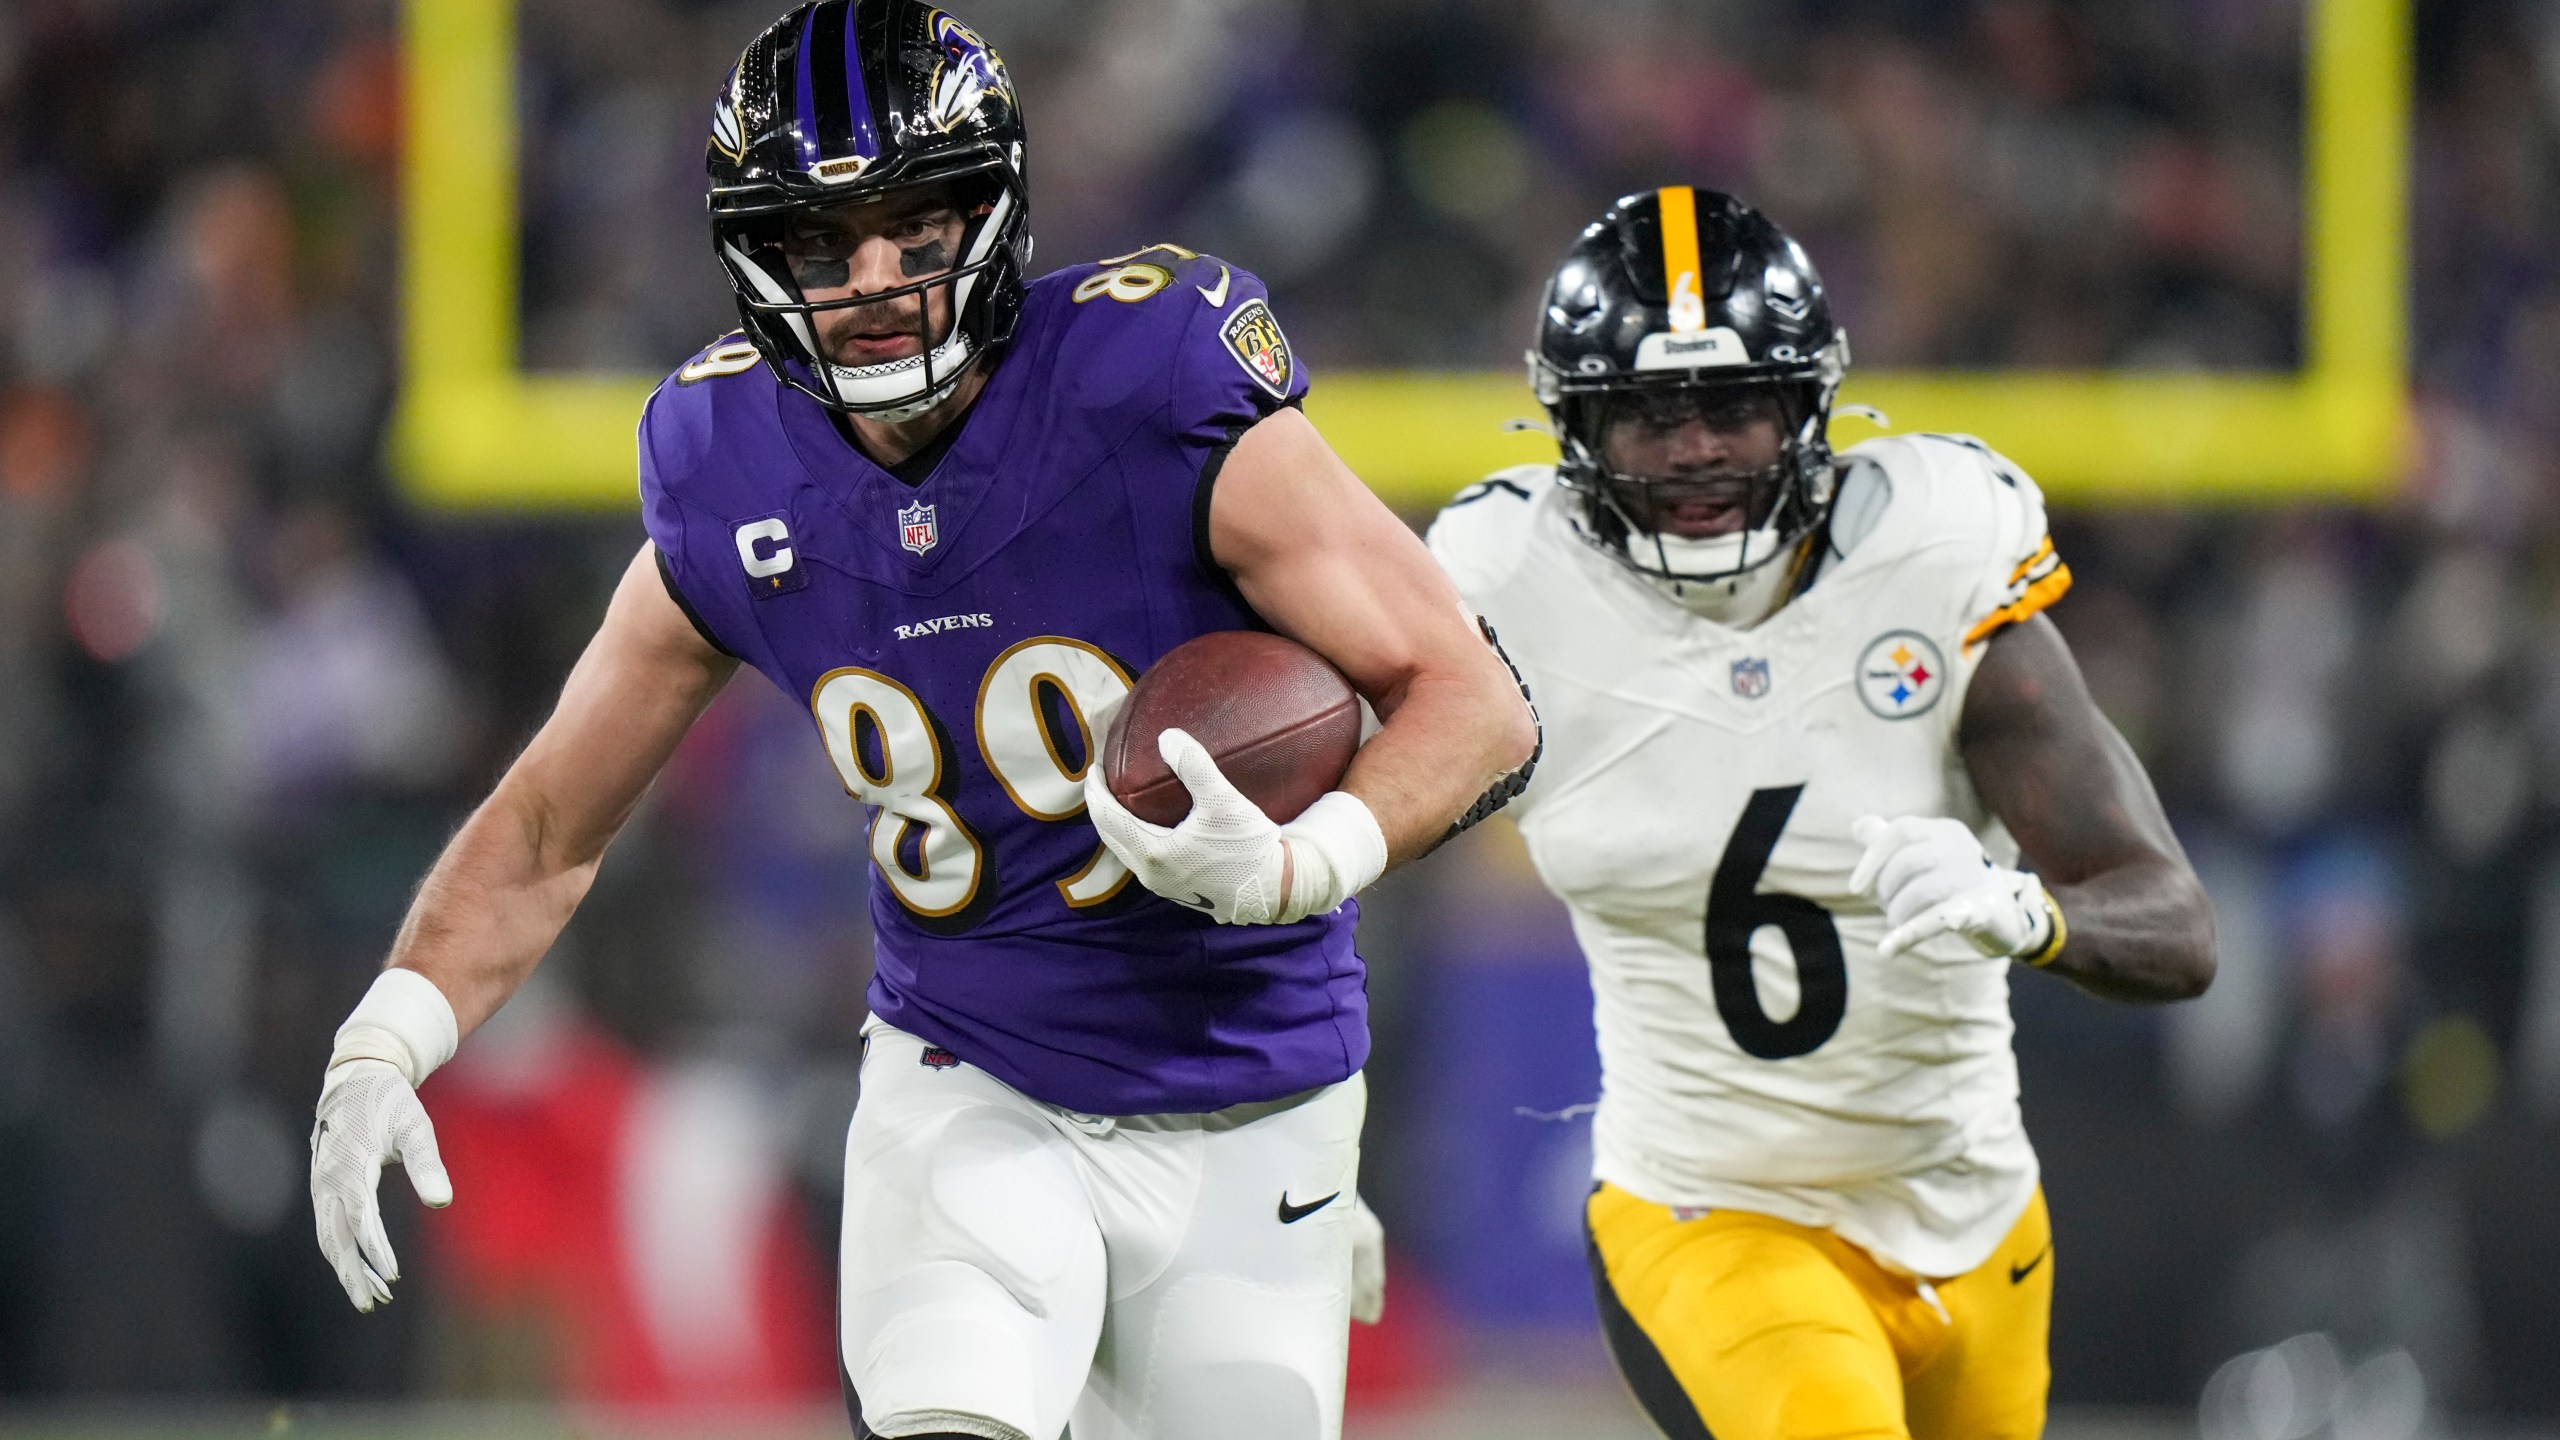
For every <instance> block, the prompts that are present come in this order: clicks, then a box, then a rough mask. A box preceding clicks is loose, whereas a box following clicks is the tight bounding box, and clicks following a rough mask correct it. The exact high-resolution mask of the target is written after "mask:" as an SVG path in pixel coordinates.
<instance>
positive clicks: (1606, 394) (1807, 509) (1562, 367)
mask: <svg viewBox="0 0 2560 1440" xmlns="http://www.w3.org/2000/svg"><path fill="white" fill-rule="evenodd" d="M1848 368H1849V340H1848V336H1847V335H1846V334H1845V333H1843V332H1842V331H1841V329H1840V328H1839V327H1838V326H1836V325H1834V324H1833V323H1832V322H1831V307H1830V305H1829V303H1828V302H1827V301H1826V300H1825V299H1824V297H1823V292H1822V281H1821V279H1820V277H1818V276H1817V275H1815V273H1814V269H1813V262H1812V261H1811V260H1810V259H1808V258H1806V256H1805V253H1804V248H1803V247H1802V246H1800V245H1798V244H1797V243H1796V242H1795V241H1794V240H1793V239H1791V238H1789V237H1788V235H1787V233H1786V232H1785V231H1783V230H1781V229H1779V228H1778V227H1777V226H1776V225H1774V224H1772V223H1770V221H1769V220H1768V218H1767V217H1765V216H1763V215H1762V214H1760V212H1759V211H1757V210H1754V209H1752V208H1751V207H1750V206H1748V205H1745V204H1743V203H1742V202H1741V201H1739V200H1736V199H1734V198H1733V197H1732V196H1729V195H1724V194H1720V193H1718V192H1716V191H1713V190H1702V189H1696V188H1693V187H1691V186H1687V185H1666V186H1664V187H1663V188H1661V189H1659V190H1648V191H1644V192H1642V193H1640V194H1635V195H1629V196H1625V197H1623V198H1621V199H1620V200H1619V201H1618V202H1617V203H1616V204H1615V205H1612V206H1611V207H1610V208H1609V211H1608V213H1607V214H1604V215H1602V216H1601V217H1600V218H1599V219H1598V220H1596V221H1594V222H1592V224H1591V225H1590V226H1588V227H1587V228H1585V229H1584V230H1583V232H1582V235H1581V237H1580V238H1579V239H1577V240H1576V241H1575V242H1574V245H1573V249H1572V250H1571V251H1569V252H1568V253H1567V254H1566V256H1565V258H1564V263H1563V264H1561V265H1559V266H1557V267H1556V272H1555V274H1554V275H1553V276H1552V277H1551V278H1550V279H1549V280H1548V281H1547V289H1546V295H1545V297H1544V300H1543V302H1542V304H1541V305H1540V308H1539V313H1538V346H1537V348H1536V349H1534V350H1532V351H1530V352H1529V384H1530V388H1532V389H1533V390H1535V391H1536V392H1537V395H1538V399H1539V401H1540V403H1542V404H1544V405H1545V406H1546V407H1547V414H1548V416H1549V418H1550V419H1551V420H1552V421H1553V424H1554V430H1555V434H1556V439H1557V441H1558V443H1559V445H1560V446H1561V447H1562V450H1563V457H1562V459H1561V460H1560V462H1559V463H1558V466H1557V478H1558V480H1559V482H1560V483H1562V484H1563V485H1564V486H1566V487H1567V488H1568V489H1570V490H1572V491H1573V492H1574V493H1575V494H1576V495H1577V496H1578V497H1579V498H1580V500H1581V505H1582V515H1581V521H1582V526H1581V528H1582V532H1583V535H1584V538H1586V539H1588V540H1590V541H1591V542H1592V543H1593V544H1595V545H1597V546H1599V547H1600V548H1601V549H1602V550H1604V551H1606V552H1608V553H1609V554H1610V555H1611V556H1613V557H1614V558H1616V559H1618V560H1620V561H1622V562H1624V563H1625V564H1627V565H1629V566H1632V567H1633V568H1635V569H1637V570H1639V571H1642V572H1644V573H1646V574H1648V575H1654V576H1659V577H1661V578H1664V579H1668V580H1679V581H1689V580H1723V579H1732V578H1735V577H1738V576H1740V575H1742V574H1744V573H1745V572H1747V571H1751V570H1755V569H1758V568H1759V567H1760V566H1763V565H1766V564H1767V563H1769V562H1770V561H1772V560H1775V559H1777V558H1779V557H1780V556H1781V555H1784V554H1787V553H1789V552H1790V551H1791V549H1792V548H1793V545H1794V542H1795V541H1797V540H1798V539H1800V538H1802V537H1803V535H1804V534H1805V533H1806V532H1807V531H1808V530H1810V529H1812V528H1813V527H1814V526H1815V525H1816V524H1818V523H1819V522H1820V521H1821V519H1822V517H1823V515H1824V514H1825V512H1826V511H1827V510H1828V509H1829V508H1830V504H1831V497H1832V492H1833V473H1832V471H1833V466H1832V459H1831V446H1830V442H1829V440H1828V439H1827V438H1826V431H1827V429H1828V427H1829V424H1830V420H1831V404H1832V398H1833V396H1834V395H1835V394H1836V392H1837V391H1838V390H1839V388H1840V380H1841V377H1842V376H1843V375H1845V374H1846V373H1847V372H1848ZM1770 402H1774V406H1775V416H1776V419H1777V422H1778V433H1779V436H1780V439H1781V448H1780V453H1779V456H1778V459H1777V460H1776V462H1775V463H1773V464H1771V465H1769V466H1768V467H1766V468H1765V469H1761V470H1757V471H1753V472H1749V473H1748V474H1747V475H1744V476H1741V477H1735V476H1732V475H1725V474H1719V475H1718V476H1717V477H1716V478H1717V480H1718V481H1719V482H1720V483H1722V484H1724V485H1726V486H1731V485H1732V484H1733V482H1734V480H1735V479H1736V478H1740V479H1743V480H1745V481H1747V483H1748V490H1747V492H1746V494H1747V498H1746V499H1745V501H1744V506H1745V523H1744V525H1743V527H1742V529H1741V531H1740V533H1738V534H1733V535H1723V536H1717V537H1715V538H1714V539H1712V540H1683V539H1681V538H1680V537H1678V536H1676V535H1666V534H1665V533H1664V529H1663V526H1662V524H1661V523H1660V518H1661V516H1662V515H1663V513H1664V509H1665V506H1666V505H1668V504H1670V503H1672V501H1671V499H1670V497H1671V496H1672V495H1674V494H1675V493H1676V492H1677V491H1678V490H1679V489H1680V488H1681V487H1682V486H1684V485H1687V486H1695V485H1696V484H1697V482H1696V481H1694V480H1691V479H1685V478H1680V477H1665V476H1648V475H1632V474H1624V473H1620V472H1618V471H1616V470H1613V469H1612V468H1610V466H1609V464H1608V463H1607V460H1606V459H1605V451H1604V449H1603V445H1602V440H1603V438H1604V436H1605V435H1606V434H1607V432H1608V430H1609V427H1610V425H1611V424H1612V423H1613V422H1614V421H1616V420H1618V419H1620V418H1623V417H1628V416H1651V417H1656V423H1663V420H1664V418H1665V417H1671V418H1676V417H1678V416H1681V415H1683V414H1695V415H1703V416H1708V417H1717V416H1723V417H1727V418H1729V417H1731V416H1733V415H1734V414H1736V413H1746V414H1747V413H1751V412H1752V410H1754V409H1757V410H1758V413H1761V414H1767V413H1768V410H1767V409H1766V408H1765V407H1766V405H1767V404H1768V403H1770ZM1737 407H1740V409H1739V410H1737ZM1711 423H1712V422H1711Z"/></svg>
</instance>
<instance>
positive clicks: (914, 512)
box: [898, 500, 942, 555]
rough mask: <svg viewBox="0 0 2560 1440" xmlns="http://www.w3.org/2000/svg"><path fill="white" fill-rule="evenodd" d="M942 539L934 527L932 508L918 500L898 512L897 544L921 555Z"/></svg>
mask: <svg viewBox="0 0 2560 1440" xmlns="http://www.w3.org/2000/svg"><path fill="white" fill-rule="evenodd" d="M941 538H942V534H941V532H940V531H939V530H937V529H936V528H935V527H934V523H933V507H932V506H930V505H927V504H925V503H924V502H923V501H921V500H919V501H917V502H916V503H915V504H913V505H909V506H907V507H905V508H904V509H902V510H900V511H899V512H898V543H899V544H901V545H904V546H905V547H907V548H908V549H909V550H912V551H914V552H915V553H916V554H918V555H921V554H923V553H924V552H926V551H927V550H930V549H932V548H933V543H934V542H935V541H936V540H939V539H941Z"/></svg>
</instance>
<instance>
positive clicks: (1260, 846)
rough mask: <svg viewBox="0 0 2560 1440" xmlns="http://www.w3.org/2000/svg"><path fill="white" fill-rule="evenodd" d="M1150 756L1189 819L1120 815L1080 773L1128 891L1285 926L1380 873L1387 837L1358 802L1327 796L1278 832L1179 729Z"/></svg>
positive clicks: (1088, 773) (1338, 794) (1323, 909)
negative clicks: (1183, 799)
mask: <svg viewBox="0 0 2560 1440" xmlns="http://www.w3.org/2000/svg"><path fill="white" fill-rule="evenodd" d="M1156 750H1157V753H1159V754H1161V755H1163V756H1164V759H1165V763H1166V764H1167V765H1170V766H1172V767H1173V773H1174V775H1175V777H1176V778H1177V779H1179V780H1181V781H1182V786H1183V788H1184V789H1186V790H1188V791H1190V792H1191V813H1190V814H1188V815H1185V816H1183V817H1182V823H1181V824H1179V825H1176V826H1173V827H1172V828H1170V829H1168V828H1166V827H1164V826H1162V825H1150V824H1148V823H1147V822H1146V821H1144V820H1141V819H1139V818H1138V817H1137V816H1135V815H1132V814H1130V813H1129V810H1128V807H1127V806H1124V805H1122V804H1121V803H1120V801H1119V798H1118V797H1116V796H1114V795H1113V794H1112V793H1111V787H1110V786H1109V785H1107V784H1105V783H1104V782H1103V778H1102V767H1101V766H1099V765H1093V766H1088V767H1087V768H1086V770H1085V776H1084V800H1085V808H1086V811H1087V813H1088V814H1090V815H1091V816H1092V817H1093V828H1094V829H1095V830H1096V831H1097V832H1099V833H1100V834H1101V836H1102V843H1103V844H1105V845H1108V846H1110V847H1111V853H1112V854H1114V855H1117V856H1119V857H1120V862H1121V863H1122V864H1124V865H1126V866H1128V867H1129V872H1130V873H1131V874H1133V875H1135V876H1137V877H1138V883H1139V884H1141V885H1144V886H1146V887H1147V888H1148V889H1149V890H1151V891H1154V892H1155V893H1156V894H1158V895H1161V896H1163V897H1164V898H1166V899H1167V900H1170V901H1172V902H1173V903H1175V904H1176V905H1181V906H1185V907H1187V908H1189V909H1193V910H1199V911H1202V912H1204V913H1206V914H1207V915H1208V916H1209V917H1210V918H1211V919H1213V920H1216V921H1217V922H1218V923H1219V924H1221V925H1286V924H1290V923H1291V922H1293V921H1298V920H1304V919H1305V918H1307V917H1308V916H1310V915H1322V914H1326V913H1328V912H1330V911H1332V910H1334V909H1336V908H1338V907H1339V906H1340V905H1341V904H1342V902H1343V901H1345V900H1348V899H1350V898H1351V896H1352V895H1354V894H1356V893H1358V891H1359V890H1360V889H1361V888H1362V887H1363V886H1366V885H1367V884H1368V883H1369V882H1370V881H1372V880H1375V879H1377V878H1378V876H1379V874H1380V873H1381V872H1382V871H1384V870H1385V869H1386V868H1387V839H1386V836H1385V835H1384V834H1382V833H1380V831H1379V829H1378V819H1377V817H1376V816H1374V815H1372V814H1370V813H1369V807H1368V806H1367V805H1366V804H1364V803H1362V802H1361V800H1360V797H1358V796H1356V795H1353V794H1350V793H1348V792H1347V791H1342V790H1335V791H1332V792H1330V793H1328V794H1326V795H1324V796H1323V797H1322V798H1320V799H1318V800H1317V801H1316V803H1315V804H1313V805H1310V806H1308V807H1307V812H1306V813H1305V814H1303V815H1300V816H1299V817H1298V818H1297V819H1295V820H1292V821H1290V822H1289V823H1288V824H1286V825H1276V824H1274V823H1272V820H1271V817H1270V816H1268V815H1265V814H1263V813H1262V811H1261V810H1260V809H1259V808H1257V807H1256V806H1255V805H1254V803H1253V802H1252V801H1251V800H1248V799H1246V798H1245V796H1244V792H1243V791H1241V790H1238V789H1237V788H1236V787H1235V785H1234V784H1233V783H1232V782H1230V781H1229V780H1228V779H1227V777H1226V776H1225V775H1223V774H1221V773H1220V772H1219V770H1218V762H1217V761H1215V760H1212V759H1210V758H1209V752H1208V751H1207V750H1205V749H1203V748H1202V747H1201V745H1200V742H1199V741H1197V740H1194V739H1192V738H1191V736H1190V734H1189V733H1188V732H1186V731H1182V730H1167V731H1165V732H1164V733H1163V734H1162V735H1159V736H1158V737H1156Z"/></svg>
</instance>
